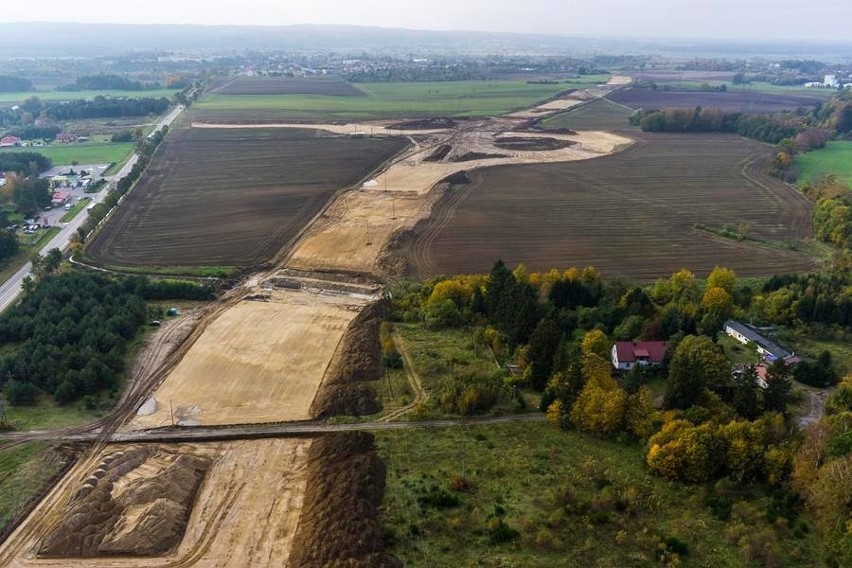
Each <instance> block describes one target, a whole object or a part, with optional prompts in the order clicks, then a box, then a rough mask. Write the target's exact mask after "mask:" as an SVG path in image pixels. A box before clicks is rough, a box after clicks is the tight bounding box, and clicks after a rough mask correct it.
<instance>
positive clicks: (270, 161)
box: [87, 129, 406, 266]
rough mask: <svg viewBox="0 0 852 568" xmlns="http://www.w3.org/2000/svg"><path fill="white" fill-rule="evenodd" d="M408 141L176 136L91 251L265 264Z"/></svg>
mask: <svg viewBox="0 0 852 568" xmlns="http://www.w3.org/2000/svg"><path fill="white" fill-rule="evenodd" d="M405 144H406V141H405V140H404V139H399V138H387V139H378V138H364V139H354V138H351V137H345V136H331V135H328V134H320V133H318V132H317V131H311V130H297V129H291V130H288V129H252V130H222V129H187V130H182V131H179V132H177V133H175V134H173V135H172V136H171V137H169V139H168V140H167V141H166V142H165V143H164V144H163V147H162V148H161V149H160V150H159V151H158V153H157V156H156V157H155V159H154V161H153V163H152V164H151V165H150V166H149V168H148V171H147V172H146V174H145V177H144V179H143V180H142V181H141V182H140V183H139V185H138V186H137V187H136V188H135V189H134V190H133V192H132V193H131V194H130V195H129V196H128V197H127V198H126V200H125V201H124V202H123V203H122V205H121V206H120V207H119V208H118V210H117V211H116V213H115V215H114V217H113V218H112V219H111V220H110V221H109V222H108V223H107V225H106V226H105V227H104V228H103V229H102V230H101V231H100V233H99V234H98V235H97V237H96V238H95V239H94V241H93V242H92V243H91V244H90V245H89V246H88V248H87V253H88V254H89V255H90V256H91V257H92V258H93V259H94V260H96V261H98V262H102V263H104V264H116V265H123V266H151V265H159V266H205V265H206V266H247V265H256V264H260V263H262V262H265V261H269V260H271V259H272V258H273V257H274V256H275V255H276V254H277V253H278V252H279V251H280V249H281V248H282V247H283V246H285V245H286V244H287V243H288V242H289V241H290V240H291V239H292V238H294V237H295V236H296V235H297V234H298V233H299V232H300V231H301V229H302V228H303V227H304V226H305V224H307V223H308V222H309V221H310V220H311V219H312V218H313V216H314V215H316V214H317V213H318V212H319V211H320V210H321V209H322V208H323V207H324V206H325V204H326V203H327V202H328V200H329V199H330V198H331V197H332V196H333V195H334V193H335V192H337V191H338V190H340V189H342V188H345V187H349V186H351V185H353V184H355V183H356V182H358V181H359V180H361V179H363V178H364V177H365V176H366V175H367V174H369V172H370V171H372V170H373V169H374V168H376V167H377V166H378V165H380V164H381V163H382V162H384V161H386V160H387V159H389V158H390V157H391V156H393V155H394V154H396V153H397V152H398V151H399V150H400V149H402V148H403V147H404V146H405Z"/></svg>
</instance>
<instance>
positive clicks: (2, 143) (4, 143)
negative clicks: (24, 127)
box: [0, 136, 21, 148]
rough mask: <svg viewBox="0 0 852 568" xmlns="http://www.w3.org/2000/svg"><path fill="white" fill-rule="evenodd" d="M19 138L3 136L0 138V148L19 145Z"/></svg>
mask: <svg viewBox="0 0 852 568" xmlns="http://www.w3.org/2000/svg"><path fill="white" fill-rule="evenodd" d="M20 145H21V139H20V138H18V137H17V136H4V137H3V138H0V148H11V147H13V146H20Z"/></svg>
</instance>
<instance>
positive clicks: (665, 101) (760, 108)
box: [607, 89, 821, 114]
mask: <svg viewBox="0 0 852 568" xmlns="http://www.w3.org/2000/svg"><path fill="white" fill-rule="evenodd" d="M607 98H608V99H610V100H612V101H615V102H617V103H621V104H623V105H627V106H629V107H632V108H644V109H646V110H650V109H660V108H665V107H671V108H695V107H697V106H699V105H700V106H701V107H702V108H720V109H722V110H725V111H729V112H745V113H751V114H763V113H766V114H769V113H775V112H781V111H782V110H795V109H797V108H799V107H806V108H807V107H812V106H814V105H815V104H817V103H818V102H821V99H819V98H817V97H812V96H808V95H780V94H769V93H758V92H755V91H740V90H736V89H730V90H728V91H726V92H724V93H722V92H709V93H707V92H703V91H674V90H672V91H662V90H659V89H658V90H656V91H654V90H651V89H622V90H620V91H616V92H615V93H612V94H611V95H608V96H607Z"/></svg>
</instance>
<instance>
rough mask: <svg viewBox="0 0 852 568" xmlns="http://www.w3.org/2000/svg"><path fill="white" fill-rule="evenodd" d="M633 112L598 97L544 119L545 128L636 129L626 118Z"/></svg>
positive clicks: (542, 124)
mask: <svg viewBox="0 0 852 568" xmlns="http://www.w3.org/2000/svg"><path fill="white" fill-rule="evenodd" d="M631 114H633V112H632V111H631V110H629V109H626V108H624V107H623V106H621V105H618V104H616V103H614V102H612V101H609V100H607V99H599V100H597V101H593V102H590V103H588V104H585V105H583V106H581V107H577V108H576V109H571V110H568V111H566V112H563V113H559V114H557V115H555V116H552V117H549V118H546V119H544V120H543V121H542V122H541V126H543V127H544V128H545V129H559V128H570V129H571V130H614V131H620V130H624V131H631V130H632V131H638V130H639V127H638V126H633V125H632V124H630V121H629V120H628V119H629V118H630V115H631Z"/></svg>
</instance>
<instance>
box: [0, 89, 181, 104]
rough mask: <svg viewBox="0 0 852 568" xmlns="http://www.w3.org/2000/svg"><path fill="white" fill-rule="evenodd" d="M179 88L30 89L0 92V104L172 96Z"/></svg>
mask: <svg viewBox="0 0 852 568" xmlns="http://www.w3.org/2000/svg"><path fill="white" fill-rule="evenodd" d="M177 92H178V89H159V90H156V91H28V92H22V93H0V105H7V106H8V105H13V104H15V103H21V102H23V101H25V100H26V99H28V98H30V97H38V98H39V99H41V100H43V101H72V100H77V99H90V98H94V97H97V96H98V95H103V96H110V97H131V98H135V99H139V98H148V97H151V98H159V97H166V98H171V97H173V96H174V94H175V93H177Z"/></svg>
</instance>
